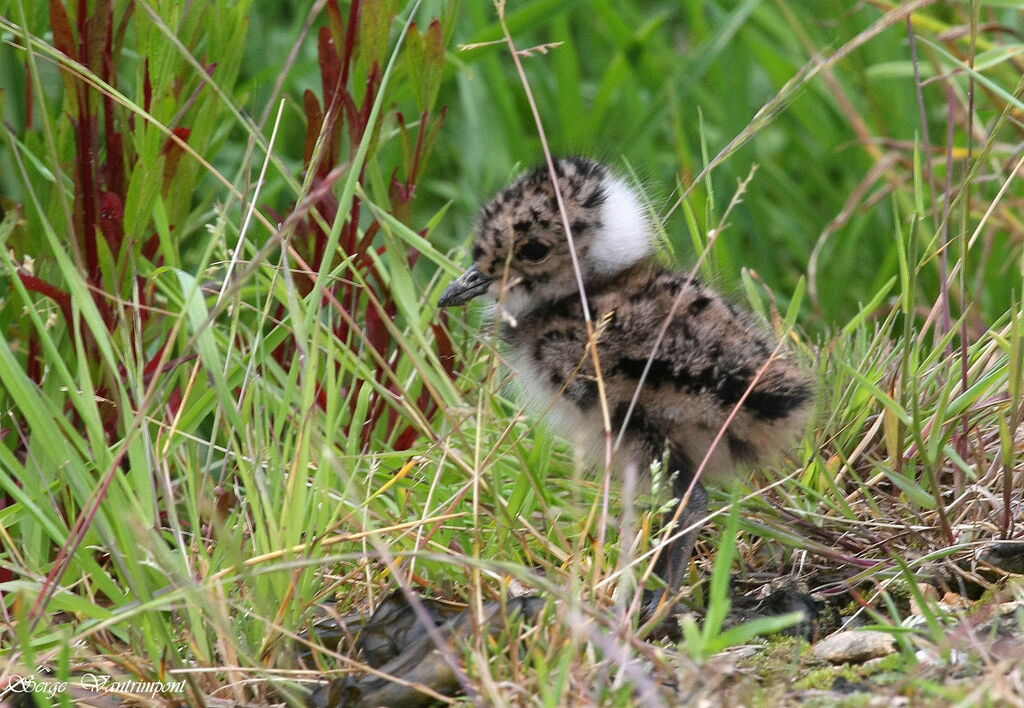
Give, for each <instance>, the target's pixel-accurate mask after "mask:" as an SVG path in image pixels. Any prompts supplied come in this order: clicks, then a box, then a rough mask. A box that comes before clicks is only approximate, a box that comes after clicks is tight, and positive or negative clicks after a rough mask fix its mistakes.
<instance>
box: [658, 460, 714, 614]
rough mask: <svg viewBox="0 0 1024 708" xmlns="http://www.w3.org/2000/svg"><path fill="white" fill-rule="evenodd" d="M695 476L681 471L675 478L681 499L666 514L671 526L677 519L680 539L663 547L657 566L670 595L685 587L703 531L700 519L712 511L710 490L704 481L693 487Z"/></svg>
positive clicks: (666, 520)
mask: <svg viewBox="0 0 1024 708" xmlns="http://www.w3.org/2000/svg"><path fill="white" fill-rule="evenodd" d="M692 479H693V478H692V477H691V476H690V475H688V474H682V473H681V472H680V473H679V474H677V475H676V477H675V481H674V482H673V485H672V490H673V493H674V494H675V497H676V499H678V500H679V502H678V504H677V506H676V508H675V509H673V510H672V511H670V512H668V513H667V514H666V515H665V522H664V526H668V525H669V524H671V523H672V521H673V520H675V525H674V526H673V527H672V535H673V536H676V538H674V539H673V540H671V541H669V542H668V544H667V545H666V546H665V548H663V549H662V551H661V555H660V556H658V562H657V564H656V565H655V567H654V572H655V573H657V574H658V577H660V578H661V579H662V580H664V581H665V585H666V586H667V588H666V595H669V596H672V595H676V594H678V592H679V590H680V589H681V588H682V587H683V581H684V580H685V579H686V571H687V568H689V566H690V556H691V555H692V554H693V545H694V544H695V543H696V542H697V535H698V534H699V533H700V527H701V525H702V524H701V523H700V522H701V521H702V520H703V518H704V517H705V516H707V513H708V495H707V492H705V491H704V486H703V485H701V483H700V482H697V483H696V484H694V485H693V488H692V490H690V481H691V480H692ZM687 491H689V499H687V497H686V495H687ZM679 507H682V508H681V509H680V508H679ZM677 514H678V515H677ZM691 527H692V528H691ZM680 531H685V533H683V534H682V535H681V536H677V534H678V533H679V532H680Z"/></svg>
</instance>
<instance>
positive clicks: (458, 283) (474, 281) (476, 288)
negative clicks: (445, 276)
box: [437, 266, 494, 307]
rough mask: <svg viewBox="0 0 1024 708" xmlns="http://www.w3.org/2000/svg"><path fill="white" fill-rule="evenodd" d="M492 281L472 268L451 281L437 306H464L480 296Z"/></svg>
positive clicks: (478, 270) (475, 268)
mask: <svg viewBox="0 0 1024 708" xmlns="http://www.w3.org/2000/svg"><path fill="white" fill-rule="evenodd" d="M493 281H494V278H491V277H489V276H486V275H484V274H483V273H482V272H481V271H480V269H479V268H477V267H476V266H473V267H471V268H470V269H469V270H467V271H466V272H465V273H463V274H462V275H460V276H459V277H458V278H456V279H455V280H454V281H452V284H451V285H449V286H448V288H447V289H446V290H445V291H444V292H443V293H441V299H440V300H438V301H437V306H438V307H451V306H452V305H465V304H466V303H467V302H469V301H470V300H472V299H473V298H475V297H476V296H477V295H482V294H483V293H484V292H485V291H486V290H487V287H488V286H489V285H490V284H491V283H492V282H493Z"/></svg>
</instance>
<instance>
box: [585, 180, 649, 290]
mask: <svg viewBox="0 0 1024 708" xmlns="http://www.w3.org/2000/svg"><path fill="white" fill-rule="evenodd" d="M604 188H605V191H606V193H607V199H606V200H605V203H604V205H603V206H602V207H601V223H602V225H601V228H600V229H598V231H597V233H596V234H595V235H594V243H593V245H592V246H591V248H590V256H589V260H590V262H591V264H592V265H593V267H594V270H595V271H597V272H598V273H602V274H606V273H617V272H619V271H621V270H623V269H625V268H627V267H629V266H631V265H632V264H634V263H636V262H637V261H639V260H641V259H643V258H646V257H647V256H649V255H650V254H651V251H652V250H653V247H652V244H651V239H652V237H653V236H652V233H651V224H650V221H649V220H648V218H647V210H646V209H644V205H643V203H642V202H641V201H640V198H639V196H638V195H637V193H636V192H635V191H634V190H633V189H632V188H631V187H630V186H629V185H628V184H626V183H625V182H623V181H622V180H621V179H619V178H618V177H612V176H609V177H606V178H605V181H604Z"/></svg>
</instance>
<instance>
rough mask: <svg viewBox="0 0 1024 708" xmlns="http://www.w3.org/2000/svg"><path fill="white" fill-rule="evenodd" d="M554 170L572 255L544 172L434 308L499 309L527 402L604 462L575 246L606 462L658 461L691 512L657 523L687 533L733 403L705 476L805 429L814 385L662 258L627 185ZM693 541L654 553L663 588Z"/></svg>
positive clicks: (521, 189) (503, 212) (682, 567)
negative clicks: (485, 299)
mask: <svg viewBox="0 0 1024 708" xmlns="http://www.w3.org/2000/svg"><path fill="white" fill-rule="evenodd" d="M554 167H555V173H556V175H557V178H558V187H559V191H560V193H561V197H562V200H563V204H564V207H565V212H566V215H567V216H568V224H569V226H570V229H571V235H572V247H571V246H570V242H569V239H568V238H567V237H566V234H565V230H564V228H563V219H562V216H561V213H560V211H559V207H558V201H557V199H556V196H555V190H554V187H553V184H552V181H551V177H550V174H549V171H548V169H547V167H546V166H545V167H540V168H538V169H536V170H534V171H532V172H529V173H527V174H526V175H524V176H523V177H521V178H520V179H518V180H517V181H516V182H515V183H514V184H512V185H511V186H510V187H508V188H506V189H505V190H504V191H502V192H501V193H500V194H499V195H498V196H497V197H495V198H494V199H493V200H491V201H490V202H489V203H488V204H487V205H486V206H484V207H483V209H482V211H481V214H480V218H479V224H478V226H477V231H476V238H475V242H474V247H473V261H474V263H473V266H472V267H471V268H469V270H467V271H466V272H465V273H463V274H462V275H461V276H460V277H459V278H458V279H456V280H455V281H454V282H453V283H452V284H451V285H450V286H449V287H448V289H447V290H445V291H444V293H443V294H442V296H441V299H440V301H439V303H438V304H439V306H441V307H448V306H452V305H461V304H464V303H466V302H469V301H470V300H471V299H473V298H474V297H477V296H479V295H487V296H489V297H490V298H491V299H493V300H496V301H498V307H499V308H501V310H502V312H503V314H504V315H505V316H504V317H503V322H502V324H501V328H500V333H501V335H500V336H501V339H502V340H503V342H504V343H505V345H506V347H507V350H508V359H509V362H510V364H511V366H512V368H513V369H514V370H515V373H516V374H517V376H518V378H519V380H520V381H521V382H522V385H523V388H524V389H525V390H526V393H527V396H528V398H529V399H530V400H531V401H532V403H533V404H534V405H536V406H538V407H540V408H541V409H543V410H547V411H548V413H547V416H548V419H549V422H550V423H552V425H553V427H554V428H555V429H556V430H558V431H559V432H561V433H562V434H564V435H566V436H567V437H569V438H570V439H572V440H574V441H575V442H576V444H577V445H578V446H581V447H582V451H583V452H584V453H586V454H589V455H590V457H591V458H592V459H594V460H598V461H599V460H602V459H603V456H604V449H605V444H604V441H605V439H606V437H605V426H604V420H603V415H602V409H601V404H600V401H599V388H598V383H597V370H596V369H595V366H594V361H593V357H592V355H591V353H590V351H589V349H588V341H589V336H588V329H587V326H586V322H585V318H584V312H583V307H584V305H583V300H582V298H581V297H580V292H579V287H578V282H577V277H576V271H575V269H574V265H573V258H572V250H571V248H574V249H575V254H576V258H577V261H578V267H579V273H580V275H581V276H582V282H583V286H584V291H585V293H586V298H587V305H588V306H589V308H590V312H589V314H590V319H591V321H592V322H593V323H600V325H599V327H598V328H597V329H598V332H599V334H598V338H597V353H598V360H599V366H600V376H601V378H602V379H603V383H604V389H605V395H606V397H607V404H608V410H609V412H610V414H611V424H612V427H613V431H614V433H615V434H616V435H618V434H619V431H620V430H622V428H623V425H625V429H624V430H623V431H622V434H621V444H620V446H619V449H618V450H617V451H616V453H615V456H614V458H613V464H614V465H615V466H616V467H618V468H620V469H625V468H627V467H632V469H633V470H646V469H649V467H650V465H651V463H652V462H654V461H660V460H663V459H665V460H667V464H668V467H667V469H668V471H669V472H671V473H672V475H673V476H672V480H673V481H672V490H673V494H674V496H675V497H676V498H677V499H678V500H679V504H680V505H682V504H683V503H685V508H683V509H681V510H679V509H677V510H676V511H674V512H671V513H669V515H668V518H667V519H666V523H669V522H670V521H672V520H674V521H675V523H676V524H677V526H676V527H675V528H678V529H686V528H688V527H691V526H693V527H696V525H697V522H699V521H700V520H701V519H703V518H704V516H706V513H707V496H706V493H705V490H704V487H703V486H702V484H701V480H694V476H695V473H696V472H697V469H698V467H699V466H700V465H701V463H702V462H703V461H704V458H705V456H706V455H707V454H708V451H709V450H710V449H711V446H712V443H713V441H714V439H715V438H716V436H718V435H719V432H720V431H721V429H722V427H723V425H725V423H726V420H727V418H728V417H729V416H730V414H732V412H733V409H734V408H735V407H736V405H737V404H738V403H740V402H741V400H742V405H741V406H740V408H739V410H738V412H737V413H736V415H735V416H734V418H733V419H732V421H731V423H730V424H729V426H728V428H727V429H726V431H725V433H724V435H723V436H722V439H721V441H720V444H719V445H717V447H716V448H715V449H714V450H713V451H712V452H711V455H710V457H709V458H708V463H707V464H705V471H706V472H712V473H721V472H723V471H728V470H732V469H734V468H736V467H738V466H741V465H744V464H749V463H752V462H757V461H763V460H765V459H767V458H769V457H771V456H773V455H774V454H776V453H778V452H779V451H780V450H781V449H783V448H784V446H785V445H786V444H787V443H789V442H790V441H791V440H792V438H793V437H794V436H795V434H796V433H797V432H799V430H800V429H801V427H802V426H803V425H804V423H805V421H806V417H807V411H808V408H809V404H810V401H811V386H810V382H809V380H808V378H807V376H806V375H805V374H804V373H803V372H802V371H801V370H800V369H799V367H798V366H797V365H796V364H795V363H794V362H793V361H792V360H791V359H790V358H788V356H787V355H786V354H785V352H780V351H777V349H776V347H775V345H774V343H773V342H772V340H771V339H770V337H769V336H768V335H767V334H766V333H765V332H764V331H763V330H762V329H761V328H760V327H759V326H758V325H757V324H755V323H754V321H753V320H752V319H751V318H750V317H749V316H748V315H746V314H744V313H742V312H740V311H739V310H738V309H737V308H736V307H735V306H733V305H732V304H731V303H730V302H728V301H727V300H725V299H724V298H722V297H721V296H720V295H718V294H717V293H715V292H714V291H713V290H711V289H710V288H708V287H707V286H706V285H704V284H703V283H701V282H700V281H699V280H698V279H696V278H692V277H689V276H688V275H687V274H685V273H680V272H677V271H674V270H671V269H669V268H667V267H665V266H663V265H661V264H659V263H658V262H657V260H656V259H655V257H654V249H653V231H652V228H651V224H650V222H649V220H648V218H647V216H646V212H645V210H644V208H643V205H642V204H641V200H640V198H639V197H638V195H637V193H636V192H635V191H634V190H633V189H632V188H631V187H630V186H629V185H628V184H626V182H624V181H623V180H622V179H620V178H619V177H617V176H615V175H614V174H613V173H612V172H611V171H609V170H608V168H607V167H605V166H604V165H601V164H599V163H597V162H593V161H591V160H588V159H585V158H579V157H572V158H566V159H561V160H558V161H556V162H555V164H554ZM667 318H670V319H669V320H668V327H667V330H666V331H665V334H664V337H663V338H662V339H661V341H660V343H659V344H658V347H657V350H656V351H652V348H653V346H654V345H655V343H656V341H657V339H658V334H659V331H660V330H661V329H662V328H663V327H664V325H665V322H666V319H667ZM648 360H651V365H650V369H649V370H648V371H647V375H646V377H644V376H643V373H644V370H645V368H647V364H648ZM759 372H760V376H758V373H759ZM755 378H756V380H755ZM638 387H639V393H637V390H638ZM635 394H636V396H637V398H636V401H635V405H633V407H632V411H631V412H630V408H631V402H632V401H633V399H634V395H635ZM701 478H702V479H706V476H705V473H702V474H701ZM691 483H692V485H691ZM688 490H690V494H689V499H688V500H685V502H684V497H686V493H687V491H688ZM696 536H697V529H696V528H694V529H693V530H691V531H689V532H686V533H684V534H676V537H675V539H674V540H673V541H671V542H670V543H669V544H668V545H667V546H666V547H665V549H664V550H663V552H662V554H661V555H660V557H659V559H658V562H657V565H656V566H655V571H656V572H657V573H658V575H659V576H660V577H661V578H662V579H663V580H664V581H665V583H666V585H667V592H668V593H671V594H675V593H676V592H677V591H678V590H679V589H680V587H681V585H682V582H683V579H684V576H685V571H686V568H687V566H688V564H689V558H690V555H691V553H692V551H693V545H694V541H695V540H696Z"/></svg>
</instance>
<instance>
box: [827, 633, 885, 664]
mask: <svg viewBox="0 0 1024 708" xmlns="http://www.w3.org/2000/svg"><path fill="white" fill-rule="evenodd" d="M894 651H896V640H895V639H893V636H892V635H891V634H888V633H887V632H877V631H871V630H844V631H842V632H836V633H835V634H830V635H829V636H827V637H825V638H824V639H822V640H821V641H820V642H818V643H817V644H815V645H814V654H815V656H817V657H818V658H819V659H824V660H825V661H827V662H829V663H831V664H863V663H864V662H865V661H868V660H869V659H877V658H879V657H882V656H887V655H889V654H892V653H893V652H894Z"/></svg>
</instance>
